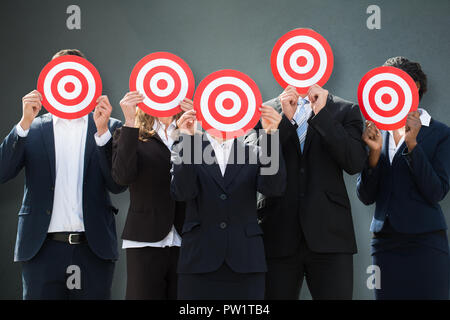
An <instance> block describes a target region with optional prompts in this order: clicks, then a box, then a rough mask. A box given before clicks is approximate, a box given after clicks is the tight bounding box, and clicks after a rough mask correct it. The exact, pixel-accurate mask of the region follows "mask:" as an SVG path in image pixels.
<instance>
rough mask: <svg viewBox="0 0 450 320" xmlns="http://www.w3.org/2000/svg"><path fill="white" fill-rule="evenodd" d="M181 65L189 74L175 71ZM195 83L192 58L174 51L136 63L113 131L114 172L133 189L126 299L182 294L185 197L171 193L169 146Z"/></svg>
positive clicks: (128, 225) (126, 229) (125, 242)
mask: <svg viewBox="0 0 450 320" xmlns="http://www.w3.org/2000/svg"><path fill="white" fill-rule="evenodd" d="M161 61H162V63H161ZM163 64H164V65H163ZM180 66H181V67H180ZM181 69H182V70H183V71H181V72H185V74H181V75H179V76H177V75H175V73H174V72H175V71H179V72H180V70H181ZM173 70H175V71H173ZM184 80H186V81H184ZM193 88H194V78H193V76H192V72H191V70H190V69H189V67H188V66H187V64H186V63H185V62H184V61H182V60H181V59H180V58H179V57H177V56H174V55H172V54H170V53H166V52H164V53H161V52H157V53H152V54H150V55H148V56H146V57H144V58H143V59H142V60H140V61H139V62H138V63H137V64H136V66H135V68H134V69H133V72H132V74H131V77H130V92H128V93H127V94H126V95H125V96H124V98H123V99H122V101H121V102H120V106H121V108H122V111H123V114H124V117H125V124H124V126H123V127H122V128H120V129H118V130H117V131H116V132H115V134H114V138H113V157H112V159H113V160H112V175H113V178H114V180H115V181H116V182H117V183H119V184H120V185H125V186H129V189H130V208H129V211H128V216H127V219H126V222H125V227H124V230H123V234H122V239H123V245H122V248H123V249H126V253H127V289H126V299H133V300H134V299H146V300H147V299H157V300H165V299H170V300H173V299H176V297H177V278H178V277H177V273H176V266H177V263H178V254H179V247H180V245H181V227H182V225H183V222H184V203H182V202H177V201H175V200H173V199H172V198H171V195H170V168H171V164H170V154H171V152H170V150H171V147H172V144H173V142H174V137H173V134H174V131H175V130H176V129H177V126H176V121H177V119H178V118H179V117H180V116H181V114H182V113H183V112H184V111H187V110H190V109H192V107H193V103H192V100H190V99H188V98H190V97H192V93H193ZM177 90H178V91H177ZM180 101H181V102H180ZM137 106H138V107H139V108H137ZM162 109H165V110H162Z"/></svg>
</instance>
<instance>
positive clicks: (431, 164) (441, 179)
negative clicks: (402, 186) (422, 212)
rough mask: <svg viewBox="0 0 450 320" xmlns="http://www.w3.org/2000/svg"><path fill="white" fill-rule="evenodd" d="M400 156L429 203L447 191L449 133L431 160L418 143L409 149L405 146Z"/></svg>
mask: <svg viewBox="0 0 450 320" xmlns="http://www.w3.org/2000/svg"><path fill="white" fill-rule="evenodd" d="M402 156H403V157H404V159H405V160H406V162H407V164H408V167H409V169H410V172H411V174H412V176H413V179H414V181H415V182H416V185H417V187H418V188H419V190H420V192H421V193H422V195H423V196H424V198H425V199H427V200H428V201H429V202H430V203H438V202H439V201H441V200H442V199H444V197H445V196H446V194H447V193H448V190H449V174H450V134H449V129H448V128H447V134H446V136H445V137H444V138H443V139H442V140H441V141H440V142H439V144H438V145H437V148H436V151H435V153H434V156H433V158H432V159H431V161H430V160H429V159H428V157H427V155H426V154H425V152H424V150H423V148H422V146H421V145H420V143H418V144H417V145H416V147H415V148H414V149H413V150H412V151H411V152H409V153H408V152H407V148H406V149H405V151H404V152H403V154H402Z"/></svg>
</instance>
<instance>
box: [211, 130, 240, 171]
mask: <svg viewBox="0 0 450 320" xmlns="http://www.w3.org/2000/svg"><path fill="white" fill-rule="evenodd" d="M206 136H207V137H208V140H209V142H210V143H211V146H212V147H213V149H214V153H215V155H216V160H217V164H218V165H219V168H220V172H221V173H222V177H223V176H224V175H225V170H226V169H227V163H228V158H229V157H230V153H231V147H232V146H233V142H234V139H228V140H225V141H223V142H219V141H217V140H216V139H215V138H213V137H211V136H210V135H209V133H206Z"/></svg>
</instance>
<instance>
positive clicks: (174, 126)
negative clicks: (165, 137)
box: [153, 118, 177, 131]
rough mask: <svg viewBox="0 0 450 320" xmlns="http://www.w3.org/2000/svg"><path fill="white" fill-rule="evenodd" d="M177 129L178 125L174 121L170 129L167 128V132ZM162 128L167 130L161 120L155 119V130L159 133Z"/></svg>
mask: <svg viewBox="0 0 450 320" xmlns="http://www.w3.org/2000/svg"><path fill="white" fill-rule="evenodd" d="M176 127H177V123H176V121H175V120H173V121H172V122H171V123H170V124H169V127H168V128H167V130H168V131H169V130H172V129H175V128H176ZM160 128H162V129H163V130H164V129H165V128H166V126H165V125H164V123H162V122H161V121H159V119H157V118H155V121H154V122H153V130H155V131H158V130H159V129H160Z"/></svg>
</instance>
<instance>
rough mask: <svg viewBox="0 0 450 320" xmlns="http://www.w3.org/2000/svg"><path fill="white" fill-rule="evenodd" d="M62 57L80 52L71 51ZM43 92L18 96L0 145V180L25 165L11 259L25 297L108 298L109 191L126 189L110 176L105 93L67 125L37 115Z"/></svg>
mask: <svg viewBox="0 0 450 320" xmlns="http://www.w3.org/2000/svg"><path fill="white" fill-rule="evenodd" d="M62 55H77V56H81V57H84V55H83V54H82V53H81V52H80V51H78V50H75V49H70V50H62V51H60V52H58V53H57V54H56V55H55V56H54V57H53V58H55V57H58V56H62ZM41 100H42V95H41V93H39V92H38V91H36V90H34V91H32V92H31V93H29V94H27V95H26V96H25V97H24V98H23V99H22V105H23V116H22V119H21V120H20V122H19V123H18V124H17V125H16V126H15V127H14V128H13V129H12V131H11V132H10V134H9V135H8V136H7V137H6V138H5V140H4V141H3V143H2V144H1V145H0V183H4V182H6V181H8V180H10V179H12V178H14V177H15V176H16V175H17V174H18V173H19V172H20V171H21V170H22V169H23V168H25V189H24V197H23V202H22V206H21V208H20V211H19V223H18V230H17V240H16V248H15V254H14V260H15V261H20V262H22V282H23V298H24V299H109V298H110V292H111V283H112V277H113V273H114V265H115V262H114V261H115V260H116V259H117V257H118V253H117V239H116V227H115V219H114V213H117V209H115V208H114V207H113V206H112V204H111V200H110V196H109V192H112V193H119V192H122V191H124V190H125V189H124V188H123V187H121V186H119V185H117V184H116V183H115V182H114V181H113V179H112V177H111V170H110V169H111V134H112V133H113V132H114V130H115V129H116V128H117V127H119V126H120V125H121V123H120V122H119V121H118V120H115V119H110V115H111V111H112V107H111V104H110V103H109V101H108V98H107V97H106V96H101V97H99V98H98V100H97V106H96V108H95V112H93V113H91V114H89V115H86V116H84V117H82V118H80V119H74V120H66V119H61V118H58V117H56V116H52V115H50V114H48V113H47V114H44V115H42V116H39V117H37V115H38V113H39V111H40V110H41V108H42V103H41Z"/></svg>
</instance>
